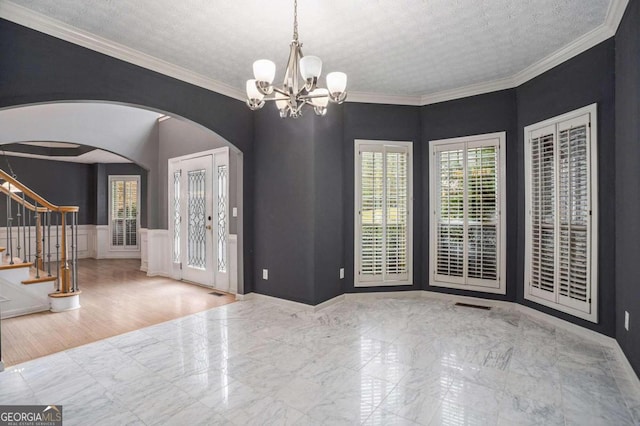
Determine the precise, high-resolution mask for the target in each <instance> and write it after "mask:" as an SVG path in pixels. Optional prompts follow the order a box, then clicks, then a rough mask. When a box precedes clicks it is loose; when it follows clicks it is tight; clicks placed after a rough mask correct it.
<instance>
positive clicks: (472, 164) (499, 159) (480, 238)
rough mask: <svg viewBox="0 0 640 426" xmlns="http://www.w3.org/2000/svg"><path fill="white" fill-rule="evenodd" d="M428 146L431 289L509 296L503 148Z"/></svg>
mask: <svg viewBox="0 0 640 426" xmlns="http://www.w3.org/2000/svg"><path fill="white" fill-rule="evenodd" d="M505 137H506V134H505V133H504V132H501V133H492V134H486V135H477V136H468V137H462V138H453V139H444V140H437V141H430V142H429V169H430V188H429V200H430V220H429V230H430V235H431V238H430V240H431V246H430V259H429V285H432V286H436V287H448V288H457V289H465V290H474V291H482V292H488V293H498V294H505V293H506V286H505V259H504V255H505V235H506V233H505V225H506V220H505V214H504V211H505V208H504V206H505V195H504V194H505V178H504V172H505V149H504V143H505Z"/></svg>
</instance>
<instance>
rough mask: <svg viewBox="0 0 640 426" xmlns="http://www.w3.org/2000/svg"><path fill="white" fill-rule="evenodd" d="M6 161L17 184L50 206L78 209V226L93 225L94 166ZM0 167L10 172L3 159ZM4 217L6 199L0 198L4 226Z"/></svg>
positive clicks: (57, 162)
mask: <svg viewBox="0 0 640 426" xmlns="http://www.w3.org/2000/svg"><path fill="white" fill-rule="evenodd" d="M8 159H9V162H10V164H11V168H12V169H13V171H14V173H15V174H16V176H17V179H18V180H19V181H20V182H22V183H23V184H25V185H26V186H28V187H29V188H31V189H32V190H34V191H35V192H36V193H37V194H39V195H40V196H42V197H44V199H46V200H47V201H49V202H50V203H53V204H55V205H58V206H78V207H80V211H79V212H78V223H79V224H80V225H86V224H94V223H95V221H94V219H95V214H96V213H95V211H96V194H95V185H96V184H95V174H94V171H93V165H91V164H79V163H68V162H63V161H50V160H40V159H36V158H24V157H8ZM0 168H1V169H3V170H4V171H6V172H7V173H11V172H10V171H9V167H8V166H7V159H6V158H0ZM6 216H7V215H6V199H5V197H0V223H2V224H4V223H5V220H6ZM27 223H28V222H27ZM15 224H17V222H14V225H15Z"/></svg>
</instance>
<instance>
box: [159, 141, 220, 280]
mask: <svg viewBox="0 0 640 426" xmlns="http://www.w3.org/2000/svg"><path fill="white" fill-rule="evenodd" d="M210 152H212V153H211V154H206V155H199V156H197V155H194V156H189V157H181V158H176V159H172V160H169V179H170V181H169V200H170V202H169V212H170V213H169V228H170V231H171V233H172V240H173V244H172V252H173V253H172V257H173V265H174V267H173V271H174V272H173V275H174V277H175V278H178V279H183V280H186V281H191V282H194V283H197V284H201V285H205V286H209V287H215V288H217V289H219V290H223V291H227V290H228V289H229V277H228V271H227V265H228V258H227V241H228V234H229V229H228V224H227V218H228V213H227V210H228V205H229V203H228V185H229V184H228V164H229V154H228V149H226V148H225V149H221V150H215V151H210ZM203 154H204V153H203Z"/></svg>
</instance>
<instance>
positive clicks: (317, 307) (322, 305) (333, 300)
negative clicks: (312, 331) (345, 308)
mask: <svg viewBox="0 0 640 426" xmlns="http://www.w3.org/2000/svg"><path fill="white" fill-rule="evenodd" d="M345 296H346V295H344V294H341V295H339V296H336V297H333V298H331V299H329V300H325V301H324V302H322V303H318V304H317V305H315V306H313V312H318V311H320V310H322V309H325V308H328V307H329V306H332V305H335V304H336V303H340V302H342V301H343V300H345Z"/></svg>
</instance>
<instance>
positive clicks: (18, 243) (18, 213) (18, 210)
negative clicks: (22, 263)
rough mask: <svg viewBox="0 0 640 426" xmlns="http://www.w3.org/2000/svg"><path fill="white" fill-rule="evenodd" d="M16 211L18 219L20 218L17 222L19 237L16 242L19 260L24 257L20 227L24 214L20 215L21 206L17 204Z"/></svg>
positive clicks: (17, 234)
mask: <svg viewBox="0 0 640 426" xmlns="http://www.w3.org/2000/svg"><path fill="white" fill-rule="evenodd" d="M16 210H17V212H16V217H17V218H18V221H17V222H18V223H17V225H18V226H16V236H17V237H18V238H17V240H16V241H17V244H16V253H17V255H18V258H20V259H22V256H21V255H20V249H21V248H22V247H20V226H21V224H20V219H21V218H22V214H20V204H16Z"/></svg>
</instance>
